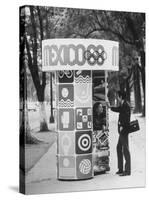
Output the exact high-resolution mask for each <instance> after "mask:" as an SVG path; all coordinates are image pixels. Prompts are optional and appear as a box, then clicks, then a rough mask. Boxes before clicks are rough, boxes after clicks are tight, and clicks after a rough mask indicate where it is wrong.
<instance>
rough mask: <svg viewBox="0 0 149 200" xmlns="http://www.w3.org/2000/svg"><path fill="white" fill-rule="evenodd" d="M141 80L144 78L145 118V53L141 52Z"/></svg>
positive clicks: (143, 113)
mask: <svg viewBox="0 0 149 200" xmlns="http://www.w3.org/2000/svg"><path fill="white" fill-rule="evenodd" d="M140 54H141V78H142V88H143V95H144V106H143V112H142V115H143V116H145V103H146V102H145V52H144V51H141V52H140Z"/></svg>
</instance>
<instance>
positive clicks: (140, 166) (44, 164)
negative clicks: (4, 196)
mask: <svg viewBox="0 0 149 200" xmlns="http://www.w3.org/2000/svg"><path fill="white" fill-rule="evenodd" d="M109 118H110V127H109V130H110V132H109V143H110V172H108V173H106V174H102V175H99V176H95V177H94V178H93V179H90V180H85V181H58V180H57V178H56V148H57V146H56V142H54V143H53V145H52V146H51V147H50V148H49V149H48V151H47V152H46V153H45V154H44V156H42V157H41V159H40V160H39V161H38V163H37V164H36V165H35V166H34V167H33V168H32V169H31V170H30V171H29V172H28V174H27V177H26V192H27V193H29V194H35V193H38V194H39V193H53V192H68V191H84V190H99V189H111V188H129V187H144V186H145V119H144V118H143V117H140V116H137V118H138V120H139V123H140V131H138V132H135V133H132V134H130V136H129V145H130V152H131V162H132V175H131V176H127V177H120V176H117V175H115V171H116V170H117V155H116V144H117V139H118V134H117V119H118V114H117V113H114V112H109ZM84 183H85V184H84Z"/></svg>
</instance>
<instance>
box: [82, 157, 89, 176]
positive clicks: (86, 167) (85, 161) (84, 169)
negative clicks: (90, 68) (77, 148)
mask: <svg viewBox="0 0 149 200" xmlns="http://www.w3.org/2000/svg"><path fill="white" fill-rule="evenodd" d="M79 170H80V172H81V173H82V174H89V173H90V170H91V161H90V160H89V159H83V160H82V161H81V162H80V164H79Z"/></svg>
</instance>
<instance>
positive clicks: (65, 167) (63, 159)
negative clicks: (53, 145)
mask: <svg viewBox="0 0 149 200" xmlns="http://www.w3.org/2000/svg"><path fill="white" fill-rule="evenodd" d="M75 159H76V158H75V157H74V156H58V176H59V178H62V179H74V178H75V177H76V164H75V163H76V161H75Z"/></svg>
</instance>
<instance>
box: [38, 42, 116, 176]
mask: <svg viewBox="0 0 149 200" xmlns="http://www.w3.org/2000/svg"><path fill="white" fill-rule="evenodd" d="M118 65H119V44H118V42H115V41H110V40H99V39H48V40H43V41H42V71H45V72H53V73H55V77H56V97H55V98H56V112H57V115H56V116H57V119H56V122H57V156H56V157H57V179H60V180H80V179H89V178H93V177H94V175H95V174H96V173H98V172H106V171H109V170H110V166H109V156H110V149H109V144H108V135H109V134H110V133H109V129H108V124H109V122H108V120H109V119H108V109H107V106H106V103H107V75H108V71H118V69H119V66H118Z"/></svg>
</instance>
